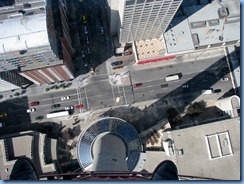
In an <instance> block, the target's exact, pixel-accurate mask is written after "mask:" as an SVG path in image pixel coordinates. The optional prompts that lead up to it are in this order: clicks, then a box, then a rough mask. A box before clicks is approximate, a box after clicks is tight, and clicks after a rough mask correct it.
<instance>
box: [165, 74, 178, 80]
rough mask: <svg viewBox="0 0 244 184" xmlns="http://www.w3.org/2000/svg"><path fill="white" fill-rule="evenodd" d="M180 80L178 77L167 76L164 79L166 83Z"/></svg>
mask: <svg viewBox="0 0 244 184" xmlns="http://www.w3.org/2000/svg"><path fill="white" fill-rule="evenodd" d="M178 79H180V77H179V75H169V76H167V77H165V80H166V81H173V80H178Z"/></svg>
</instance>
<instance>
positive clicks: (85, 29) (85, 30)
mask: <svg viewBox="0 0 244 184" xmlns="http://www.w3.org/2000/svg"><path fill="white" fill-rule="evenodd" d="M84 32H85V34H88V31H87V28H86V26H84Z"/></svg>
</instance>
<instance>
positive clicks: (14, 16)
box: [0, 0, 74, 90]
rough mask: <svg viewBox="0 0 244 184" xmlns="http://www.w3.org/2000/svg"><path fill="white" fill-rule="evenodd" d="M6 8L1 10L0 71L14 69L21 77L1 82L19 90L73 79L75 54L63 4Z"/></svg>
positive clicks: (39, 3) (19, 3)
mask: <svg viewBox="0 0 244 184" xmlns="http://www.w3.org/2000/svg"><path fill="white" fill-rule="evenodd" d="M4 5H5V6H2V7H0V21H1V24H0V63H1V71H0V72H5V73H8V71H12V70H13V71H18V72H17V73H18V74H19V75H16V76H14V77H12V78H11V79H12V80H10V77H8V78H7V77H5V78H3V77H1V79H2V80H4V81H5V83H6V82H8V83H13V84H14V85H16V86H18V87H21V85H23V84H26V83H31V82H33V83H35V84H37V85H40V84H46V83H54V82H59V81H65V80H71V79H73V78H74V76H73V73H72V70H73V66H72V63H71V61H72V56H73V52H74V51H73V49H72V46H71V39H70V33H69V28H68V24H67V21H68V20H67V16H66V12H65V11H66V10H65V8H64V5H63V3H62V2H61V1H51V0H50V1H47V2H46V1H44V0H39V1H34V0H32V1H28V3H26V1H17V0H16V1H12V2H11V3H8V4H4ZM54 17H55V19H54ZM57 17H59V18H60V19H59V18H57ZM15 73H16V72H15ZM9 75H10V74H9ZM14 78H15V79H16V81H20V82H14V81H15V80H14ZM23 78H25V79H23ZM7 89H8V90H10V88H7ZM7 89H6V88H5V89H2V90H7ZM0 90H1V89H0Z"/></svg>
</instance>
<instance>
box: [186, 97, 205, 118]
mask: <svg viewBox="0 0 244 184" xmlns="http://www.w3.org/2000/svg"><path fill="white" fill-rule="evenodd" d="M205 107H206V103H205V102H204V101H203V100H201V101H200V102H194V103H193V104H190V106H189V107H188V109H187V111H186V113H187V114H189V115H190V116H197V115H198V114H199V113H201V112H202V111H203V110H204V109H205Z"/></svg>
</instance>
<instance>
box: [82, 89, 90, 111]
mask: <svg viewBox="0 0 244 184" xmlns="http://www.w3.org/2000/svg"><path fill="white" fill-rule="evenodd" d="M83 89H84V92H85V97H86V108H87V110H89V109H90V107H89V103H88V98H87V94H86V88H85V86H84V87H83Z"/></svg>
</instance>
